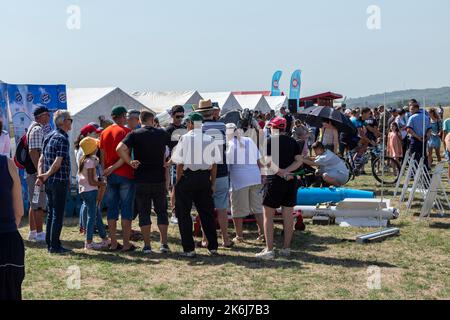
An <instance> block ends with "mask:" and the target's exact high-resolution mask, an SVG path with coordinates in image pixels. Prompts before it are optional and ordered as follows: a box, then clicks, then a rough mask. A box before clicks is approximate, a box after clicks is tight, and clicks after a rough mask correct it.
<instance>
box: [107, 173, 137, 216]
mask: <svg viewBox="0 0 450 320" xmlns="http://www.w3.org/2000/svg"><path fill="white" fill-rule="evenodd" d="M107 183H108V184H107V186H106V192H105V204H106V206H107V207H108V214H107V217H108V220H116V221H117V220H119V211H120V214H121V216H122V220H130V221H131V220H133V215H134V214H133V213H134V212H133V207H134V195H135V190H134V188H135V185H134V181H133V180H131V179H128V178H125V177H122V176H118V175H116V174H114V173H113V174H112V175H110V176H109V177H108V180H107Z"/></svg>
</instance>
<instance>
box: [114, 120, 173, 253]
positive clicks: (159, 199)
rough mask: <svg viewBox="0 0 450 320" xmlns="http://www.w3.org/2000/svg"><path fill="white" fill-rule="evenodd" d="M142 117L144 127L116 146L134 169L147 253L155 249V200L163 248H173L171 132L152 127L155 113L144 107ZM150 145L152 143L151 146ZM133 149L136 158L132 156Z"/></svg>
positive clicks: (165, 249)
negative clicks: (169, 173)
mask: <svg viewBox="0 0 450 320" xmlns="http://www.w3.org/2000/svg"><path fill="white" fill-rule="evenodd" d="M140 119H141V123H142V125H143V127H142V128H140V129H137V130H134V131H132V132H130V133H129V134H128V135H127V136H126V137H125V139H124V140H123V141H122V142H121V143H120V144H119V145H118V146H117V153H118V154H119V155H120V158H121V159H122V160H123V161H124V162H125V163H126V164H128V165H129V166H131V167H132V168H133V169H135V173H134V175H135V180H134V181H135V183H136V201H135V205H136V211H137V213H138V214H139V226H140V227H141V230H142V234H143V236H144V242H145V246H144V249H143V251H144V253H146V254H148V253H151V252H152V249H151V243H150V231H151V224H152V222H151V217H150V214H151V210H152V202H153V207H154V210H155V212H156V215H157V218H158V228H159V231H160V239H161V246H160V252H161V253H167V252H170V249H169V246H168V244H167V229H168V225H169V220H168V215H167V198H166V194H167V190H166V183H165V180H166V176H165V172H166V168H165V163H166V159H165V157H166V150H167V147H168V146H169V143H170V136H169V135H168V134H167V132H165V131H164V130H163V129H157V128H155V127H153V120H154V115H153V113H151V112H149V111H142V112H141V115H140ZM149 146H151V147H150V148H149ZM131 151H132V152H133V155H134V160H132V159H131V156H130V153H131Z"/></svg>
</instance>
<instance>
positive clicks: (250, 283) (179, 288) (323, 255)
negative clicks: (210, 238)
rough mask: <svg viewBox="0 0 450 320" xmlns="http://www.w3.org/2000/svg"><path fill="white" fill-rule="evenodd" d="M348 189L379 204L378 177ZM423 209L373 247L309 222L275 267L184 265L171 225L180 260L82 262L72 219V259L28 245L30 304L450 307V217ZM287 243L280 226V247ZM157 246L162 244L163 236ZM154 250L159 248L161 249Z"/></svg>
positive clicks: (132, 257) (241, 262)
mask: <svg viewBox="0 0 450 320" xmlns="http://www.w3.org/2000/svg"><path fill="white" fill-rule="evenodd" d="M367 171H368V172H369V170H367ZM445 183H446V185H448V184H447V181H445ZM349 187H354V188H360V189H366V190H374V191H375V192H377V194H380V186H379V185H378V184H377V183H376V182H375V180H374V179H373V178H372V177H371V176H362V177H358V178H357V179H356V180H355V181H352V182H351V184H350V185H349ZM449 191H450V190H449ZM449 193H450V192H449ZM391 194H392V189H388V197H391ZM397 204H398V202H397V199H395V201H394V205H396V206H397ZM420 205H421V201H420V199H417V200H416V202H415V204H414V209H413V210H412V212H410V213H408V214H406V213H405V210H404V207H403V206H401V207H400V209H401V217H400V219H398V220H395V221H393V222H392V224H393V226H398V227H400V229H401V235H400V236H399V237H396V238H391V239H389V240H387V241H385V242H382V243H376V244H369V245H359V244H356V243H354V242H350V241H345V240H346V239H352V238H354V237H355V236H356V235H359V234H362V233H365V232H369V231H372V230H371V229H359V228H341V227H339V226H314V225H312V224H311V223H310V222H307V229H306V231H305V232H302V233H300V232H296V234H295V236H294V243H293V251H294V253H293V256H292V257H291V258H289V259H284V258H280V259H277V260H276V261H273V262H260V261H258V260H256V259H255V258H254V254H255V253H257V252H259V251H260V250H261V249H262V247H261V245H258V244H257V243H256V242H255V241H249V243H246V244H243V245H239V246H237V247H235V248H234V249H232V250H221V251H220V253H221V254H222V256H221V257H218V258H211V257H208V256H207V255H206V251H204V250H199V251H198V252H199V254H200V257H199V258H198V259H196V260H186V259H183V258H180V257H179V256H178V255H177V253H178V252H180V251H181V247H180V240H179V232H178V229H177V227H176V226H173V225H171V226H170V228H169V233H170V242H169V244H170V246H171V248H172V250H173V251H174V253H172V254H170V255H168V256H163V255H160V254H153V255H152V256H149V257H147V256H144V255H143V254H141V253H140V252H136V253H131V254H112V253H108V252H98V253H85V252H84V251H83V250H82V249H81V248H82V246H83V237H82V236H80V235H79V234H78V228H77V221H76V220H75V219H66V225H65V227H64V229H63V234H62V239H63V243H64V245H66V246H67V247H70V248H74V249H75V251H74V253H73V254H72V255H69V256H65V257H61V256H50V255H49V254H47V252H46V250H45V248H44V247H43V246H40V245H37V244H35V243H29V242H26V248H27V250H26V278H25V281H24V283H23V293H24V298H25V299H206V300H209V299H450V259H449V258H448V257H449V254H450V241H449V238H450V215H449V214H447V215H446V216H445V217H444V218H441V217H437V216H435V215H433V217H431V218H430V219H427V220H418V218H417V214H418V212H419V211H420ZM24 225H26V221H24ZM135 228H137V226H135ZM27 231H28V230H27V227H23V228H21V232H22V235H23V236H24V237H25V236H26V234H27ZM230 232H233V230H232V229H231V230H230ZM280 233H281V228H280V226H277V230H276V242H277V245H278V246H280V245H281V241H282V238H281V235H280ZM246 236H247V238H248V239H256V231H255V230H254V229H251V230H248V231H247V234H246ZM152 237H153V240H154V241H155V242H157V240H158V233H157V232H154V233H153V235H152ZM136 244H137V245H138V246H142V243H136ZM157 245H159V243H154V248H156V246H157ZM70 266H78V267H79V268H80V271H81V288H80V289H79V290H76V289H68V287H67V278H68V274H67V270H68V268H69V267H70ZM369 266H378V267H380V268H381V280H382V283H381V289H380V290H370V289H368V287H367V268H368V267H369Z"/></svg>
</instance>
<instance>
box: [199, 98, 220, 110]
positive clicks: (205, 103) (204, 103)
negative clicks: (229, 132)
mask: <svg viewBox="0 0 450 320" xmlns="http://www.w3.org/2000/svg"><path fill="white" fill-rule="evenodd" d="M211 110H218V107H215V106H214V105H213V103H212V102H211V99H209V100H200V102H199V103H198V106H197V108H196V109H195V112H205V111H211Z"/></svg>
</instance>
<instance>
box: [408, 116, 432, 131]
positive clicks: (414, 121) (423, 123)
mask: <svg viewBox="0 0 450 320" xmlns="http://www.w3.org/2000/svg"><path fill="white" fill-rule="evenodd" d="M406 128H411V129H412V130H413V131H414V132H415V134H417V135H418V136H419V137H422V136H424V135H425V134H426V132H427V131H428V130H429V129H431V122H430V117H429V116H427V115H426V114H425V116H424V113H423V110H419V112H417V113H415V114H413V115H412V116H411V117H409V119H408V123H407V124H406ZM424 128H425V132H424V131H423V129H424Z"/></svg>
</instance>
